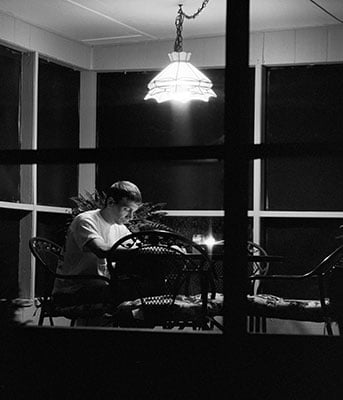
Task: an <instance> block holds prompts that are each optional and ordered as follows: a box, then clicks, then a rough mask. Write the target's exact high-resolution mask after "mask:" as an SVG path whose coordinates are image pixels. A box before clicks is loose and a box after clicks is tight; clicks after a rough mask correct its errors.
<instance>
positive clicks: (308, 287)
mask: <svg viewBox="0 0 343 400" xmlns="http://www.w3.org/2000/svg"><path fill="white" fill-rule="evenodd" d="M341 224H342V220H339V219H325V218H318V219H312V218H308V219H303V218H287V219H285V218H279V219H277V218H264V219H263V221H262V232H263V235H262V241H261V243H262V245H263V246H264V247H265V249H266V250H267V251H268V253H269V254H273V255H281V256H284V257H285V261H284V262H282V263H279V262H277V263H271V264H270V270H269V274H303V273H305V272H308V271H310V270H311V269H312V268H313V267H315V266H316V265H317V264H319V263H320V262H321V261H322V259H323V258H324V257H326V256H327V255H329V253H330V252H331V251H333V250H334V249H335V248H336V247H338V246H339V245H341V244H342V239H338V237H339V236H340V235H341V234H342V232H340V231H339V226H340V225H341ZM317 287H318V285H316V282H315V281H311V280H307V281H302V282H298V283H297V284H295V283H294V281H289V282H288V281H278V282H276V281H274V282H270V281H269V282H264V283H263V289H262V291H263V292H264V293H271V294H275V295H278V296H283V297H287V298H318V291H317V289H316V288H317Z"/></svg>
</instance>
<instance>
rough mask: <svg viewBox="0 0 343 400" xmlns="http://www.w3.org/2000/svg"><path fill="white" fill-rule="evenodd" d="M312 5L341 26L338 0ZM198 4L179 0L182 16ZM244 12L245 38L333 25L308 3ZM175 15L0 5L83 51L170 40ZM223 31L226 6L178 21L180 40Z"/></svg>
mask: <svg viewBox="0 0 343 400" xmlns="http://www.w3.org/2000/svg"><path fill="white" fill-rule="evenodd" d="M316 2H317V3H318V5H319V6H321V7H324V8H326V9H327V10H328V11H329V12H331V13H332V14H334V15H336V16H337V17H338V18H339V19H342V20H343V1H342V0H317V1H316ZM201 4H202V0H184V1H183V10H184V11H185V12H186V13H187V14H194V12H195V11H197V9H198V8H199V7H200V6H201ZM250 9H251V10H250V30H251V32H258V31H264V32H265V31H274V30H277V31H280V30H285V31H287V30H294V29H301V28H308V27H322V26H333V25H337V24H338V23H339V22H338V21H337V20H335V19H334V18H333V17H332V16H330V15H329V14H328V13H325V12H324V11H323V10H322V9H321V8H320V7H318V6H316V5H315V4H314V3H313V2H312V1H310V0H250ZM177 11H178V2H177V1H175V0H163V1H161V0H144V1H143V0H115V1H114V0H0V13H3V14H7V15H8V16H10V17H14V18H16V19H19V20H21V21H24V22H26V23H28V24H31V25H33V26H35V27H37V28H42V29H44V30H46V31H48V32H52V33H55V34H57V35H59V36H61V37H64V38H67V39H70V40H74V41H77V42H80V43H82V44H85V45H87V46H104V45H110V44H121V43H122V44H126V43H132V42H144V41H156V40H157V41H160V40H162V41H164V40H175V37H176V28H175V17H176V15H177ZM6 21H7V22H8V21H9V20H8V19H6ZM225 25H226V0H210V1H209V2H208V4H207V6H206V7H205V9H204V10H203V11H202V12H201V13H200V14H199V15H198V16H197V17H196V18H195V19H191V20H188V19H185V20H184V26H183V37H184V38H185V39H196V38H208V37H218V36H224V35H225ZM0 30H1V26H0ZM6 32H8V29H6ZM22 40H24V38H23V39H22Z"/></svg>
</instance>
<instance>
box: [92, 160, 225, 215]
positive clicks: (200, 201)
mask: <svg viewBox="0 0 343 400" xmlns="http://www.w3.org/2000/svg"><path fill="white" fill-rule="evenodd" d="M117 180H130V181H132V182H135V183H136V184H137V185H138V187H139V188H140V189H141V191H142V194H143V200H144V201H149V202H153V203H160V202H165V203H167V208H168V209H175V210H212V209H223V190H224V189H223V165H222V163H221V162H206V161H168V162H163V161H155V162H150V161H140V162H137V161H130V162H129V161H128V162H125V163H113V164H112V165H108V164H107V165H104V166H102V165H101V166H99V170H98V174H97V187H98V188H99V189H100V190H103V189H104V188H106V187H107V186H108V185H110V184H112V183H113V182H115V181H117Z"/></svg>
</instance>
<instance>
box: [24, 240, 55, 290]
mask: <svg viewBox="0 0 343 400" xmlns="http://www.w3.org/2000/svg"><path fill="white" fill-rule="evenodd" d="M29 247H30V250H31V252H32V254H33V256H34V257H35V259H36V260H37V265H38V266H39V267H40V268H42V269H43V272H44V296H45V297H49V296H50V295H51V292H52V289H53V285H54V281H55V278H56V269H57V267H58V265H59V264H60V263H62V262H63V248H62V247H61V246H60V245H58V244H57V243H55V242H53V241H51V240H48V239H45V238H42V237H33V238H31V239H30V240H29Z"/></svg>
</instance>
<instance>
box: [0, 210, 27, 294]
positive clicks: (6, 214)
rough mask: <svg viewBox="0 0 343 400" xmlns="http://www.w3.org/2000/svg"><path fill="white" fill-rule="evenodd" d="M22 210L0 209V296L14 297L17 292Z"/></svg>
mask: <svg viewBox="0 0 343 400" xmlns="http://www.w3.org/2000/svg"><path fill="white" fill-rule="evenodd" d="M24 215H25V213H24V212H23V211H18V210H9V209H0V250H1V254H3V255H5V256H4V257H2V259H1V268H0V298H15V297H18V294H19V285H18V265H19V240H20V220H21V218H22V217H23V216H24Z"/></svg>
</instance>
